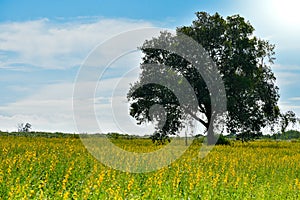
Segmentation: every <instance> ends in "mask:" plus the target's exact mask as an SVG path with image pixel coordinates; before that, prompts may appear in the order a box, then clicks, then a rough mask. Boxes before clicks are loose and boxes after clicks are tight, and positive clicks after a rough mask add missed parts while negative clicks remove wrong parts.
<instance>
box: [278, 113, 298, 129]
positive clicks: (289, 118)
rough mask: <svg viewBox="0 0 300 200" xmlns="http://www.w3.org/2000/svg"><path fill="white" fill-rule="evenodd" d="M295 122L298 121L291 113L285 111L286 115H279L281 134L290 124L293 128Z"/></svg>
mask: <svg viewBox="0 0 300 200" xmlns="http://www.w3.org/2000/svg"><path fill="white" fill-rule="evenodd" d="M297 121H299V119H298V118H297V117H296V114H295V113H294V112H293V111H287V112H286V113H281V114H280V121H279V124H280V127H281V133H282V134H284V133H285V130H286V128H287V127H288V125H289V124H292V126H294V125H295V124H296V122H297Z"/></svg>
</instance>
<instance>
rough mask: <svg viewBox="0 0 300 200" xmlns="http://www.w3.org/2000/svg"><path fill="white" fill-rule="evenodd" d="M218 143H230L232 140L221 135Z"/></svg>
mask: <svg viewBox="0 0 300 200" xmlns="http://www.w3.org/2000/svg"><path fill="white" fill-rule="evenodd" d="M216 145H230V141H229V140H228V139H227V138H226V137H225V136H224V135H222V134H221V135H219V137H218V140H217V143H216Z"/></svg>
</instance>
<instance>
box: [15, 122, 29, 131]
mask: <svg viewBox="0 0 300 200" xmlns="http://www.w3.org/2000/svg"><path fill="white" fill-rule="evenodd" d="M29 129H31V124H30V123H26V124H25V125H24V124H23V123H21V124H18V132H29Z"/></svg>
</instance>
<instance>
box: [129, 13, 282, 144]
mask: <svg viewBox="0 0 300 200" xmlns="http://www.w3.org/2000/svg"><path fill="white" fill-rule="evenodd" d="M196 16H197V18H196V20H194V21H193V23H192V25H190V26H183V27H178V28H177V30H176V35H172V34H170V33H168V32H162V33H161V34H160V36H158V37H156V38H153V39H151V40H147V41H145V42H144V44H143V45H142V47H140V49H141V51H142V52H143V58H142V63H141V70H142V72H141V75H140V79H139V80H138V82H136V83H134V84H133V85H131V88H130V91H129V93H128V99H129V101H130V102H131V107H130V115H131V116H133V117H134V118H135V119H137V120H138V121H139V122H140V123H142V122H146V121H153V120H157V121H159V122H160V123H162V125H160V126H158V129H157V132H156V134H157V133H159V134H160V135H161V136H164V135H169V134H175V133H176V132H177V131H178V130H180V129H181V128H182V127H183V126H184V123H183V122H184V119H186V118H189V117H191V118H193V119H195V120H197V121H198V122H200V123H201V124H202V125H203V126H204V127H205V128H206V130H210V129H209V126H210V124H211V123H212V122H213V121H215V120H216V119H215V118H216V117H218V118H219V119H221V118H222V119H223V120H224V121H225V123H226V128H227V130H228V131H229V132H234V133H242V132H254V133H257V132H260V130H261V128H263V127H265V126H267V125H270V124H272V123H273V122H274V121H275V120H276V119H277V118H278V116H279V108H278V106H277V102H278V99H279V94H278V87H277V86H276V85H275V80H276V78H275V76H274V74H273V72H272V70H271V68H270V66H271V64H273V61H274V59H275V58H274V54H275V53H274V48H275V46H274V45H272V44H270V43H269V42H268V41H266V40H262V39H259V38H258V37H256V36H254V34H253V33H254V28H253V26H252V25H251V24H250V23H249V22H247V21H245V19H244V18H243V17H241V16H239V15H233V16H228V17H227V18H226V19H224V18H223V17H222V16H220V15H219V14H218V13H216V14H214V15H210V14H208V13H206V12H197V13H196ZM180 34H184V35H186V36H188V37H190V38H192V39H193V40H195V41H196V42H198V43H199V44H201V45H202V47H203V48H204V49H205V50H206V52H207V54H208V55H209V56H210V58H211V59H212V60H213V62H214V63H215V65H216V66H217V69H218V73H219V74H220V76H221V77H222V81H223V83H224V87H225V91H226V98H227V111H226V112H224V113H221V115H218V116H216V115H214V110H212V108H213V105H212V100H211V99H212V96H211V95H212V92H211V91H210V90H209V87H208V85H207V82H206V81H205V80H204V78H203V76H201V74H200V73H199V72H198V71H197V70H196V69H195V67H194V66H193V65H192V64H191V63H190V62H189V61H187V60H186V59H184V58H183V57H181V56H180V55H177V54H175V53H173V52H171V51H166V50H164V49H157V48H154V47H155V46H157V45H158V44H160V46H169V47H170V46H176V45H178V44H177V43H176V39H175V38H176V37H177V36H178V35H180ZM174 41H175V42H174ZM191 56H193V55H191ZM149 64H155V65H156V66H161V67H153V66H152V65H149ZM164 66H168V67H169V69H171V70H168V69H167V70H166V67H164ZM208 67H209V66H208ZM166 71H167V73H178V74H180V75H181V76H183V77H184V78H185V79H186V80H187V81H188V83H189V84H190V86H191V87H192V89H193V92H194V94H195V98H196V101H197V108H188V109H186V108H182V107H181V106H180V103H179V101H178V99H177V98H176V95H174V94H173V93H172V91H171V90H169V89H168V88H167V87H164V86H163V85H159V84H146V83H147V81H146V80H147V77H149V76H153V75H155V74H156V75H157V74H158V73H166ZM171 71H172V72H171ZM176 87H178V88H180V87H182V83H181V81H177V86H176ZM155 104H159V105H160V106H162V108H164V110H165V112H166V116H165V117H163V114H157V113H156V114H151V112H150V110H151V107H152V106H153V105H155ZM151 115H152V116H151ZM162 119H164V120H162ZM207 134H208V136H212V135H213V131H212V130H210V131H208V132H207ZM211 138H213V137H211ZM210 142H211V143H213V142H214V141H212V140H211V141H210Z"/></svg>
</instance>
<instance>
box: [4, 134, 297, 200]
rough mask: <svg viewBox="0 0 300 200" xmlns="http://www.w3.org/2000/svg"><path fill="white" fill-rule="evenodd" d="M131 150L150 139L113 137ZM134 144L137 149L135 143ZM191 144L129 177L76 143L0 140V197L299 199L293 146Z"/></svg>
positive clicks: (269, 143) (146, 144)
mask: <svg viewBox="0 0 300 200" xmlns="http://www.w3.org/2000/svg"><path fill="white" fill-rule="evenodd" d="M117 143H118V145H119V146H122V145H123V146H124V149H127V150H131V151H139V152H140V151H144V150H145V149H146V150H147V151H151V150H153V151H154V150H156V149H157V148H158V147H157V146H155V145H153V144H152V143H151V141H150V140H145V139H144V140H142V139H136V140H123V141H122V140H119V141H117ZM137 143H138V144H139V145H137ZM199 145H200V144H197V143H194V144H193V145H192V146H191V147H190V148H189V149H188V150H187V151H186V153H185V154H184V155H183V156H182V157H181V158H179V159H178V160H177V161H176V162H174V163H172V164H171V165H169V166H167V167H165V168H162V169H160V170H158V171H155V172H149V173H129V172H127V173H126V172H121V171H118V170H115V169H112V168H109V167H106V166H104V165H103V164H101V163H100V162H99V161H97V160H96V159H95V158H94V157H93V156H91V155H90V154H89V153H88V151H87V150H86V149H85V147H84V145H83V144H82V142H81V140H80V139H78V138H45V137H13V136H1V137H0V160H1V165H0V199H299V198H300V143H298V142H284V141H281V142H277V141H256V142H249V143H244V144H242V143H239V142H234V143H233V144H232V145H231V146H216V147H215V148H214V149H213V150H212V151H211V152H210V153H209V154H208V155H207V156H206V157H204V158H201V157H200V156H199Z"/></svg>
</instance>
